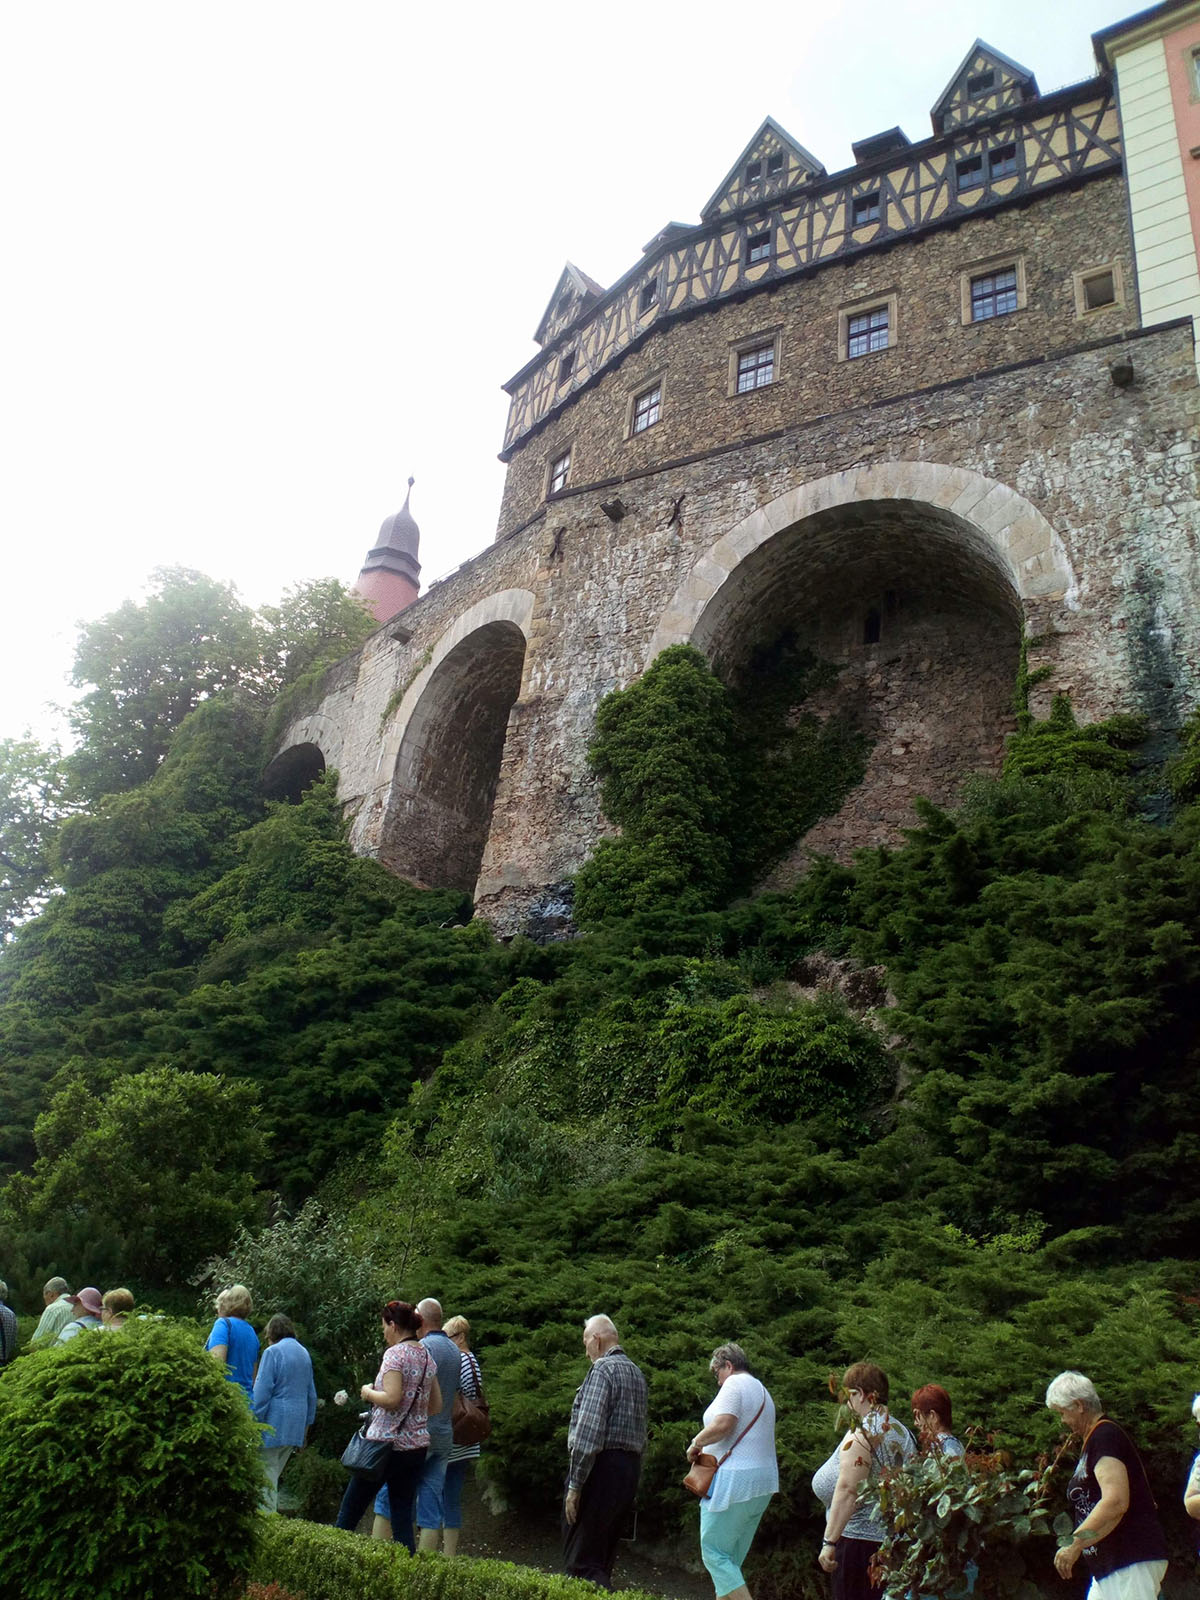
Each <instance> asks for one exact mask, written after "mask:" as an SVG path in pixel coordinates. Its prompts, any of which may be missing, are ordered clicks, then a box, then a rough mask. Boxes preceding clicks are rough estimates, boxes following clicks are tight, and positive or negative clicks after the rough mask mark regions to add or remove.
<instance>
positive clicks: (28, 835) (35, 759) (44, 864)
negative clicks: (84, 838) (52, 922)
mask: <svg viewBox="0 0 1200 1600" xmlns="http://www.w3.org/2000/svg"><path fill="white" fill-rule="evenodd" d="M65 787H66V776H65V773H64V770H63V763H62V752H61V750H60V749H59V748H58V746H57V745H52V746H49V747H46V746H43V745H39V744H38V743H36V741H34V740H33V739H30V738H24V739H0V943H3V942H4V941H5V940H7V939H8V938H10V937H11V935H12V931H13V929H14V927H15V926H16V925H17V923H18V922H20V921H21V920H22V919H23V918H25V917H27V916H29V914H30V912H31V911H32V910H33V909H34V907H35V906H36V905H37V903H38V901H39V900H42V899H44V898H45V895H46V893H47V892H48V890H49V888H50V884H51V881H52V869H51V859H50V857H51V851H50V845H51V841H52V838H53V835H54V831H55V828H56V825H57V823H58V822H59V820H60V819H61V818H62V817H63V816H64V815H65V814H66V805H65V802H64V790H65Z"/></svg>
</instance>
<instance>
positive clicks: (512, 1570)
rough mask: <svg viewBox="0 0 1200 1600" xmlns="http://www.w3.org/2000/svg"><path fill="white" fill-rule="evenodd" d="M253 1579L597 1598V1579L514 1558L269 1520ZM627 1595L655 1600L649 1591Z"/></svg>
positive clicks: (375, 1593)
mask: <svg viewBox="0 0 1200 1600" xmlns="http://www.w3.org/2000/svg"><path fill="white" fill-rule="evenodd" d="M261 1520H262V1526H261V1533H260V1538H259V1542H258V1548H257V1551H256V1552H255V1557H254V1567H253V1571H252V1574H251V1576H252V1578H253V1580H254V1581H255V1582H256V1583H259V1584H263V1585H269V1584H278V1585H279V1586H280V1587H281V1588H283V1589H285V1590H288V1591H291V1592H294V1593H295V1594H297V1595H299V1596H301V1597H302V1600H367V1597H368V1596H369V1597H370V1600H595V1594H596V1589H595V1586H594V1585H593V1584H590V1583H582V1582H580V1581H579V1580H578V1579H576V1578H563V1577H559V1576H557V1575H556V1574H553V1573H546V1572H538V1571H536V1570H535V1569H534V1568H532V1567H518V1566H514V1565H513V1563H512V1562H511V1561H467V1560H462V1559H456V1560H454V1561H447V1560H446V1558H445V1557H444V1556H440V1555H433V1554H426V1555H416V1556H410V1555H409V1554H408V1552H407V1551H406V1550H405V1549H404V1547H403V1545H397V1544H391V1543H388V1542H387V1541H385V1540H382V1539H367V1538H364V1537H363V1536H362V1535H361V1534H358V1533H347V1532H346V1531H345V1530H344V1529H342V1528H329V1527H323V1526H320V1525H318V1524H317V1523H315V1522H301V1521H299V1520H296V1519H291V1518H284V1517H264V1518H262V1519H261ZM619 1592H620V1593H621V1594H623V1595H624V1596H626V1600H653V1597H651V1596H650V1595H647V1594H646V1592H645V1591H644V1590H642V1589H623V1590H620V1591H619Z"/></svg>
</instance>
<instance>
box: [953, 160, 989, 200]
mask: <svg viewBox="0 0 1200 1600" xmlns="http://www.w3.org/2000/svg"><path fill="white" fill-rule="evenodd" d="M954 187H955V188H956V189H957V191H958V193H959V194H964V193H965V192H966V191H967V190H968V189H980V188H982V187H983V157H982V156H968V157H967V159H966V160H965V161H958V162H956V163H955V166H954Z"/></svg>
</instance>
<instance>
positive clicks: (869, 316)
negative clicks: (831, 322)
mask: <svg viewBox="0 0 1200 1600" xmlns="http://www.w3.org/2000/svg"><path fill="white" fill-rule="evenodd" d="M890 343H891V307H890V306H886V305H882V306H872V307H871V309H870V310H869V311H859V312H857V313H856V314H855V315H854V316H851V317H849V318H847V321H846V359H847V360H849V361H854V360H855V359H856V358H857V357H858V356H868V355H870V354H871V352H872V351H873V350H886V349H887V348H888V346H889V344H890Z"/></svg>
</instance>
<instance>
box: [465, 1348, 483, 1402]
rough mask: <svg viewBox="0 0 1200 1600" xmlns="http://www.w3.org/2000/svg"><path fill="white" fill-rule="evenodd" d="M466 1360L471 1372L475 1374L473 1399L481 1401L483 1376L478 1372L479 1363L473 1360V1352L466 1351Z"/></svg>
mask: <svg viewBox="0 0 1200 1600" xmlns="http://www.w3.org/2000/svg"><path fill="white" fill-rule="evenodd" d="M467 1360H468V1361H469V1362H470V1363H471V1371H472V1372H473V1373H474V1374H475V1395H474V1398H475V1399H476V1400H482V1399H483V1374H482V1373H481V1372H480V1370H479V1363H478V1361H476V1359H475V1352H474V1350H468V1351H467Z"/></svg>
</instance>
